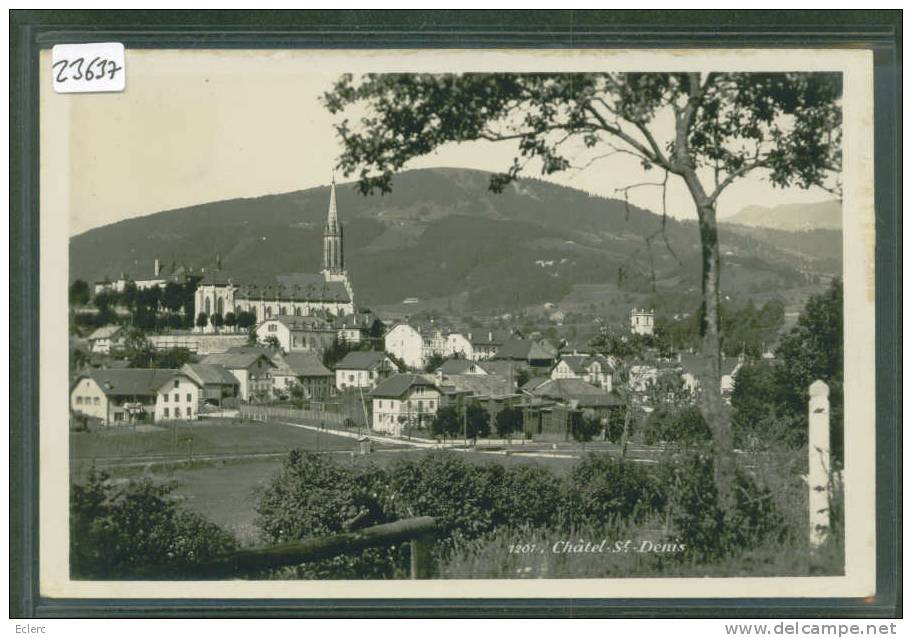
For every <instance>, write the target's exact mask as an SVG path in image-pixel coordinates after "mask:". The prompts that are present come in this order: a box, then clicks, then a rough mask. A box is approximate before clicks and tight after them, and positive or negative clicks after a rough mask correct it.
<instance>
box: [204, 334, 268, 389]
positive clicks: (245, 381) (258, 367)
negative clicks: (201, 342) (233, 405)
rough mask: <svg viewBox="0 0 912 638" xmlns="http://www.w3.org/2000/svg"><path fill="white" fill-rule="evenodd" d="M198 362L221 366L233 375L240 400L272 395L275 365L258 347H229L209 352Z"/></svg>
mask: <svg viewBox="0 0 912 638" xmlns="http://www.w3.org/2000/svg"><path fill="white" fill-rule="evenodd" d="M200 363H205V364H208V365H217V366H221V367H223V368H224V369H226V370H227V371H228V372H230V373H231V374H232V375H234V378H235V379H237V380H238V397H239V398H240V399H241V400H242V401H250V400H251V399H253V398H258V397H268V396H271V395H272V371H273V370H274V369H275V367H276V366H275V364H274V363H273V362H272V360H271V359H270V357H269V356H267V354H266V353H265V352H264V351H263V350H261V349H259V348H250V347H242V348H231V349H230V350H228V352H222V353H218V354H210V355H208V356H206V357H205V358H204V359H203V360H202V361H201V362H200Z"/></svg>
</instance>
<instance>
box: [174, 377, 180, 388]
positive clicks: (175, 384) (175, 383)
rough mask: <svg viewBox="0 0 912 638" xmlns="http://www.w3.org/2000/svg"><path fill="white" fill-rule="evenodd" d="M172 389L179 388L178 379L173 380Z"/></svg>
mask: <svg viewBox="0 0 912 638" xmlns="http://www.w3.org/2000/svg"><path fill="white" fill-rule="evenodd" d="M174 387H175V388H179V387H180V379H175V380H174Z"/></svg>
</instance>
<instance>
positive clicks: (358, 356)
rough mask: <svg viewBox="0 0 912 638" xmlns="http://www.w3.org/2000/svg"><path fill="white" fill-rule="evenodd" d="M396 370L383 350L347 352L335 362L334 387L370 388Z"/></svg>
mask: <svg viewBox="0 0 912 638" xmlns="http://www.w3.org/2000/svg"><path fill="white" fill-rule="evenodd" d="M396 371H397V368H396V364H395V363H393V360H392V359H390V358H389V356H387V354H386V353H385V352H378V351H376V350H367V351H356V352H349V353H348V354H346V355H345V356H344V357H343V358H342V360H341V361H339V362H338V363H337V364H336V389H337V390H339V391H342V390H346V389H350V388H360V389H362V390H372V389H374V388H375V387H377V384H378V383H380V382H381V381H383V380H384V379H386V378H387V377H389V376H390V375H392V374H393V373H394V372H396Z"/></svg>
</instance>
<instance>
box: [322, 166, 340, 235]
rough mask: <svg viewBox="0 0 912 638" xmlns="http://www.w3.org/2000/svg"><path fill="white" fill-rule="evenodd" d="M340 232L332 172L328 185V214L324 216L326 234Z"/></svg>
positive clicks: (334, 179) (334, 177) (334, 174)
mask: <svg viewBox="0 0 912 638" xmlns="http://www.w3.org/2000/svg"><path fill="white" fill-rule="evenodd" d="M336 230H341V229H340V228H339V212H338V210H336V173H335V171H333V174H332V182H331V183H330V185H329V214H328V215H327V216H326V234H329V233H330V232H334V231H336Z"/></svg>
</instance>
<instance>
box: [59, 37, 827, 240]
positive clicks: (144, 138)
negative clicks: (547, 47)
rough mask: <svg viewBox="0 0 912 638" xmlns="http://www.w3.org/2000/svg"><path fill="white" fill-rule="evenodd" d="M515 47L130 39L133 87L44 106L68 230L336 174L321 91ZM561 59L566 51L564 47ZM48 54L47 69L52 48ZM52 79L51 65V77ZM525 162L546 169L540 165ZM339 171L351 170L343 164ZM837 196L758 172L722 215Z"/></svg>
mask: <svg viewBox="0 0 912 638" xmlns="http://www.w3.org/2000/svg"><path fill="white" fill-rule="evenodd" d="M418 55H420V56H421V57H420V58H419V57H417V56H418ZM507 59H508V58H507V57H502V58H499V57H498V56H497V55H491V54H486V55H485V57H484V58H479V56H477V55H476V56H475V57H474V58H471V57H469V58H465V59H463V58H454V57H453V55H452V53H450V57H447V56H446V55H445V54H441V53H439V52H437V53H436V55H426V54H424V53H421V54H415V53H413V54H411V56H409V55H398V56H395V55H386V56H385V57H383V56H377V55H375V54H369V53H360V54H358V55H357V56H355V55H354V54H352V53H351V52H348V53H346V54H340V53H338V52H336V53H321V54H316V53H314V52H302V51H278V52H274V51H166V50H165V51H159V50H142V51H136V50H129V51H128V52H127V59H126V70H127V79H126V90H125V91H124V92H122V93H99V94H80V95H72V94H71V95H58V94H54V93H53V92H51V91H50V90H43V92H42V108H44V107H45V106H46V105H48V104H50V105H52V106H53V107H54V108H53V109H51V111H52V112H54V113H59V114H61V115H59V117H63V118H65V121H63V122H57V123H56V126H54V127H53V129H54V131H55V133H53V134H54V135H57V136H59V135H61V134H63V135H67V138H68V139H66V140H63V141H61V140H56V141H55V140H50V142H51V143H50V144H48V143H47V142H48V140H43V146H42V148H43V152H45V153H68V154H69V161H68V165H69V180H68V188H69V198H68V199H69V203H70V210H69V214H68V220H69V233H70V235H75V234H79V233H81V232H84V231H86V230H89V229H91V228H94V227H98V226H102V225H106V224H110V223H113V222H116V221H120V220H123V219H128V218H131V217H136V216H140V215H147V214H150V213H154V212H158V211H162V210H169V209H174V208H180V207H183V206H189V205H193V204H200V203H205V202H210V201H217V200H224V199H231V198H236V197H255V196H260V195H265V194H272V193H282V192H288V191H294V190H300V189H306V188H310V187H314V186H320V185H325V184H328V183H329V181H330V174H331V170H332V167H333V166H334V164H335V162H336V159H337V157H338V156H339V154H340V152H341V145H340V143H339V141H338V139H337V138H336V135H335V130H334V128H333V125H334V123H336V122H338V121H339V119H340V116H333V115H331V114H330V113H329V112H328V111H327V110H326V109H325V108H324V107H323V106H322V104H320V102H319V97H320V96H321V95H322V94H323V93H324V92H325V91H326V90H327V89H329V88H330V87H331V86H332V83H333V82H334V81H335V80H336V79H337V78H338V77H339V74H340V73H342V72H346V71H349V72H352V71H353V72H356V73H357V72H360V71H363V70H368V69H369V70H400V71H401V70H410V69H418V68H421V69H422V70H432V71H433V70H440V71H459V70H469V69H475V68H479V67H481V68H493V67H497V68H500V66H502V65H503V60H507ZM569 59H572V58H569ZM560 64H564V65H566V64H568V62H567V61H566V59H562V60H561V61H560ZM42 65H43V66H42V72H43V73H45V74H46V77H47V74H48V73H49V66H50V59H49V57H48V56H45V57H44V58H43V59H42ZM492 65H493V67H492ZM524 68H526V67H524ZM532 68H535V69H539V70H540V69H541V68H542V66H541V65H539V64H536V65H534V66H533V67H532ZM562 68H566V66H565V67H562ZM49 85H50V79H49V77H48V78H47V81H46V82H43V84H42V86H43V89H44V88H46V87H48V86H49ZM55 117H58V116H55ZM49 129H50V127H49ZM61 131H62V133H61ZM514 153H515V146H513V145H511V143H508V142H501V143H496V144H495V143H489V142H474V143H468V144H462V145H449V146H446V147H442V148H441V149H439V150H438V151H437V152H436V153H434V154H433V155H430V156H426V157H423V158H420V159H417V160H415V161H414V162H413V163H412V164H410V166H409V168H425V167H434V166H451V167H464V168H474V169H480V170H489V171H499V170H505V169H506V168H507V167H508V166H509V165H510V163H511V160H512V158H513V156H514ZM57 159H58V160H62V159H63V158H57ZM586 161H587V158H586V157H585V156H583V155H580V156H579V157H578V159H577V161H574V163H575V164H577V165H580V166H581V165H583V164H585V163H586ZM527 174H528V176H530V177H540V175H539V174H538V172H537V171H535V170H532V171H530V172H528V173H527ZM547 179H549V180H550V181H554V182H556V183H559V184H562V185H565V186H570V187H574V188H579V189H581V190H584V191H587V192H590V193H595V194H598V195H603V196H607V197H622V195H621V193H620V191H619V190H618V189H620V188H623V187H624V186H627V185H630V184H634V183H640V182H643V181H656V180H661V174H660V173H658V172H657V171H653V172H652V173H651V174H645V173H644V171H643V169H642V168H641V167H640V166H639V164H638V163H637V162H636V160H634V159H633V158H631V157H629V156H615V157H612V158H607V159H604V160H600V161H598V162H595V163H592V164H591V165H590V166H588V167H587V168H585V169H571V170H568V171H565V172H563V173H559V174H555V175H551V176H549V177H548V178H547ZM337 181H339V182H344V181H345V179H344V178H343V177H341V176H339V177H338V179H337ZM629 198H630V201H631V202H632V203H634V204H637V205H640V206H643V207H646V208H651V209H653V210H656V211H660V210H661V192H660V189H658V188H652V187H644V188H638V189H635V190H632V191H630V192H629ZM830 198H831V197H830V196H829V194H828V193H826V192H825V191H823V190H820V189H812V190H808V191H803V190H800V189H789V190H784V191H783V190H779V189H774V188H773V187H772V186H770V185H769V184H768V183H767V182H765V181H764V180H763V179H762V178H761V176H759V175H758V176H756V177H748V178H745V179H742V180H741V181H740V182H738V183H736V184H734V185H733V186H732V187H731V188H730V189H729V190H728V191H726V192H725V193H724V194H723V196H722V197H721V198H720V200H719V214H720V216H721V217H725V216H727V215H731V214H734V213H736V212H737V211H738V210H740V209H741V208H743V207H745V206H748V205H758V204H759V205H763V206H775V205H779V204H786V203H795V202H817V201H822V200H826V199H830ZM667 202H668V213H669V214H670V215H672V216H675V217H679V218H693V217H695V212H694V209H693V204H692V203H691V200H690V197H689V195H688V194H687V192H686V190H685V189H684V187H683V184H681V183H679V182H678V179H677V178H675V177H674V176H672V178H671V180H670V187H669V190H668V194H667Z"/></svg>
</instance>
